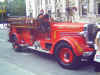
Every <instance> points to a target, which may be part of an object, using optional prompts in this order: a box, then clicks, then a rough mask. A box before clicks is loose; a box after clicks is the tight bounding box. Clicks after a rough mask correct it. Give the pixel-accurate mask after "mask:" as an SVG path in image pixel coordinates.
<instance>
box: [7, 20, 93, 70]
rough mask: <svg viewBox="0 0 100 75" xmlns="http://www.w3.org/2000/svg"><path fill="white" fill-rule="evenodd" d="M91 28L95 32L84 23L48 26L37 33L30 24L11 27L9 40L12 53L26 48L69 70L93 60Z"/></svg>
mask: <svg viewBox="0 0 100 75" xmlns="http://www.w3.org/2000/svg"><path fill="white" fill-rule="evenodd" d="M91 26H92V27H93V29H94V28H95V25H93V24H86V23H68V22H59V23H58V22H51V23H50V26H49V30H48V31H41V29H39V28H38V27H37V28H35V26H34V25H33V24H32V25H31V24H29V25H25V24H20V25H18V24H12V25H11V27H10V32H9V35H10V36H9V37H10V39H11V40H12V45H13V47H14V48H15V50H24V49H26V48H27V49H32V50H36V51H40V52H44V53H48V54H51V55H54V56H55V57H56V59H57V61H58V63H59V64H60V65H61V66H62V67H64V68H69V69H73V68H78V67H79V64H80V62H81V61H84V60H87V59H89V58H91V57H92V56H93V52H94V47H93V44H94V42H93V38H92V34H93V33H94V32H93V31H94V30H95V29H94V30H93V29H92V28H91ZM46 29H47V27H46ZM91 29H92V30H91ZM91 31H92V32H91ZM90 36H91V39H90Z"/></svg>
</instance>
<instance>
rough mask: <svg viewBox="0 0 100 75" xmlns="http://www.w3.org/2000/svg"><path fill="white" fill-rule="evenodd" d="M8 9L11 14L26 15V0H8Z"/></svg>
mask: <svg viewBox="0 0 100 75" xmlns="http://www.w3.org/2000/svg"><path fill="white" fill-rule="evenodd" d="M7 3H8V4H7V11H8V13H9V14H10V15H11V16H25V9H26V6H25V0H11V1H10V0H8V2H7Z"/></svg>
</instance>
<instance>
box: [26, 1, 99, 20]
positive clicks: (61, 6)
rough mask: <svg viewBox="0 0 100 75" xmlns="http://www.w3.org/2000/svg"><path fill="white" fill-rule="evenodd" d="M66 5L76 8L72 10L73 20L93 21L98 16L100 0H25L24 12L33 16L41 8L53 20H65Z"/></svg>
mask: <svg viewBox="0 0 100 75" xmlns="http://www.w3.org/2000/svg"><path fill="white" fill-rule="evenodd" d="M29 1H30V3H29ZM68 7H69V8H71V7H75V8H76V9H77V11H75V12H74V19H73V22H90V20H91V21H93V22H95V21H96V19H95V18H99V16H100V0H26V12H27V13H30V16H31V15H33V17H36V16H37V15H38V14H39V12H40V10H41V9H43V10H44V12H45V13H49V14H50V15H51V16H52V17H53V18H54V19H55V20H59V21H67V20H68V19H67V15H66V8H68ZM31 13H32V14H31Z"/></svg>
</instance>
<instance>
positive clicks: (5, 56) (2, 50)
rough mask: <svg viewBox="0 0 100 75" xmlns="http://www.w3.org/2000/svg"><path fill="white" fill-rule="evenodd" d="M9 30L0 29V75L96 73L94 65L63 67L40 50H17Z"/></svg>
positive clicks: (75, 74) (94, 74)
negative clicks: (72, 67)
mask: <svg viewBox="0 0 100 75" xmlns="http://www.w3.org/2000/svg"><path fill="white" fill-rule="evenodd" d="M7 40H8V30H3V29H1V30H0V75H96V73H95V72H94V70H93V66H92V65H84V67H81V68H80V69H79V70H68V69H63V68H62V67H60V66H59V65H58V63H57V62H56V61H55V59H54V57H52V56H50V55H46V54H41V53H38V52H32V51H30V52H21V53H19V52H15V51H14V50H13V49H12V46H11V43H9V42H8V41H7Z"/></svg>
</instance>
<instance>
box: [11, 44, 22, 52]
mask: <svg viewBox="0 0 100 75" xmlns="http://www.w3.org/2000/svg"><path fill="white" fill-rule="evenodd" d="M12 46H13V49H14V50H15V51H16V52H22V51H23V48H22V47H21V46H19V45H18V44H16V43H12Z"/></svg>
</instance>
